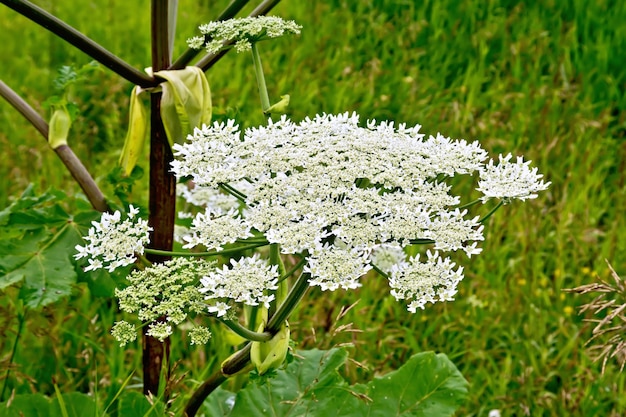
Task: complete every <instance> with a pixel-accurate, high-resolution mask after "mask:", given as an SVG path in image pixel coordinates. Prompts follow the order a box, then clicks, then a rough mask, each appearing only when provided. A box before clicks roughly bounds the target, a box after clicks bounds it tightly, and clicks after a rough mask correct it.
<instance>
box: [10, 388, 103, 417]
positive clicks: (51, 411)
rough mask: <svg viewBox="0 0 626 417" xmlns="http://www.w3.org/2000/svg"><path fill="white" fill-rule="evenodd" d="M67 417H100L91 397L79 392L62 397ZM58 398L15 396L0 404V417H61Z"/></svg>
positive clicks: (36, 395) (33, 395) (27, 395)
mask: <svg viewBox="0 0 626 417" xmlns="http://www.w3.org/2000/svg"><path fill="white" fill-rule="evenodd" d="M61 397H62V402H63V404H64V406H65V410H66V411H67V415H68V417H84V416H102V417H106V416H107V414H103V413H102V411H101V410H99V409H98V407H97V404H96V402H95V400H94V398H93V397H91V396H89V395H87V394H83V393H80V392H69V393H65V394H63V395H62V396H61ZM62 416H63V413H62V411H61V405H60V403H59V400H58V398H56V397H55V398H54V399H52V400H51V399H50V398H48V397H45V396H44V395H42V394H21V395H16V396H15V397H14V398H13V399H11V401H7V402H6V403H2V404H0V417H62Z"/></svg>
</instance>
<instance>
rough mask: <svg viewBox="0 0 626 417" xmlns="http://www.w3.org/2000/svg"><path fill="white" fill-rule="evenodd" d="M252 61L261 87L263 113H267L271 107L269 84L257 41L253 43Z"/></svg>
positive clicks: (257, 81) (258, 84)
mask: <svg viewBox="0 0 626 417" xmlns="http://www.w3.org/2000/svg"><path fill="white" fill-rule="evenodd" d="M252 62H253V63H254V73H255V75H256V83H257V86H258V87H259V96H260V98H261V108H262V109H263V114H267V110H268V109H269V108H270V97H269V95H268V94H267V84H266V83H265V74H263V65H262V64H261V54H259V48H258V47H257V43H256V42H253V43H252Z"/></svg>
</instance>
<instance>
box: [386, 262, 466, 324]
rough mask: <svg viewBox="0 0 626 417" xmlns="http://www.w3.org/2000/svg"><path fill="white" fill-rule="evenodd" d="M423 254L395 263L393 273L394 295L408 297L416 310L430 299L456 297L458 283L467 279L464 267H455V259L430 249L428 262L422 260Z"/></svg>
mask: <svg viewBox="0 0 626 417" xmlns="http://www.w3.org/2000/svg"><path fill="white" fill-rule="evenodd" d="M419 258H420V257H419V255H418V256H416V257H412V258H410V259H409V261H408V262H403V263H400V264H396V265H394V266H392V267H391V273H390V274H389V286H390V287H391V295H393V296H394V297H395V298H396V300H398V301H399V300H405V301H408V302H409V304H408V310H409V311H410V312H412V313H415V312H416V310H417V308H421V309H423V308H424V306H425V305H426V304H427V303H433V304H434V303H435V302H437V301H452V300H454V295H455V294H456V291H457V290H456V287H457V285H458V283H459V282H460V281H461V280H462V279H463V268H462V267H459V268H457V269H456V270H454V267H455V266H456V265H455V264H454V262H452V261H451V260H450V258H445V259H442V258H441V257H440V256H439V253H438V252H430V251H428V252H427V259H426V262H419Z"/></svg>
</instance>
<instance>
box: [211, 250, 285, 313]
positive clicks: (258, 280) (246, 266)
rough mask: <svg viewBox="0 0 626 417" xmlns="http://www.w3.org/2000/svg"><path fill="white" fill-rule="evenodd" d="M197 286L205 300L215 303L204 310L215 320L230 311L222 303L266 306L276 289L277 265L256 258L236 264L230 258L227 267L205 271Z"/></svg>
mask: <svg viewBox="0 0 626 417" xmlns="http://www.w3.org/2000/svg"><path fill="white" fill-rule="evenodd" d="M200 284H201V287H200V289H199V291H200V293H202V294H204V298H205V299H206V300H218V301H217V303H216V304H214V305H211V306H209V307H208V309H209V312H212V313H217V316H218V317H220V316H222V315H224V314H226V311H227V310H228V309H229V308H230V307H229V305H228V304H227V303H226V301H234V302H237V303H244V304H246V305H249V306H257V305H259V304H263V305H264V306H265V307H269V305H270V302H271V301H272V300H273V299H274V295H273V294H268V293H269V292H270V291H274V290H276V289H277V288H278V266H277V265H270V264H269V263H268V262H267V261H266V260H264V259H260V258H259V257H258V255H255V256H253V257H249V258H248V257H244V258H241V259H240V260H239V261H237V260H235V259H231V261H230V265H224V266H223V267H222V268H221V269H219V268H218V269H216V270H214V271H211V272H209V273H208V274H207V275H205V276H204V277H203V278H202V279H201V280H200ZM225 300H226V301H225Z"/></svg>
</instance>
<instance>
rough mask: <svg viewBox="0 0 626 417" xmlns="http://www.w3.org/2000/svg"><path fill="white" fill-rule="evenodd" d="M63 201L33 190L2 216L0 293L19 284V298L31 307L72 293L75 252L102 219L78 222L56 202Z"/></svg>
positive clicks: (85, 215)
mask: <svg viewBox="0 0 626 417" xmlns="http://www.w3.org/2000/svg"><path fill="white" fill-rule="evenodd" d="M62 198H65V194H63V193H60V192H47V193H44V194H43V195H39V196H36V195H35V194H34V192H33V190H32V187H29V188H28V189H27V190H26V191H25V192H24V193H23V194H22V197H21V198H20V199H18V200H17V201H15V202H14V203H13V204H11V206H9V207H7V208H6V209H4V210H3V211H2V212H0V225H1V226H2V227H1V228H0V289H4V288H6V287H7V286H9V285H14V284H18V283H21V284H22V285H21V290H20V298H21V299H23V300H24V301H25V302H26V304H27V306H29V307H31V308H37V307H41V306H45V305H47V304H50V303H52V302H55V301H57V300H59V299H61V298H63V297H65V296H67V295H69V294H70V293H71V290H72V287H73V285H74V284H75V283H76V280H77V273H76V268H75V261H74V259H73V258H72V255H73V254H74V250H75V249H74V247H75V246H76V245H77V244H82V243H83V240H82V236H83V235H84V234H85V232H86V230H87V229H88V227H89V225H90V222H91V220H93V219H95V218H96V217H97V216H98V215H99V214H98V213H97V212H95V211H93V210H91V211H89V212H82V213H79V214H78V215H77V216H76V219H78V220H80V223H79V222H77V221H75V218H73V217H72V216H70V215H69V214H68V213H67V212H66V211H65V210H64V209H63V208H62V207H61V206H60V205H59V204H57V203H56V201H57V200H60V199H62Z"/></svg>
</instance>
